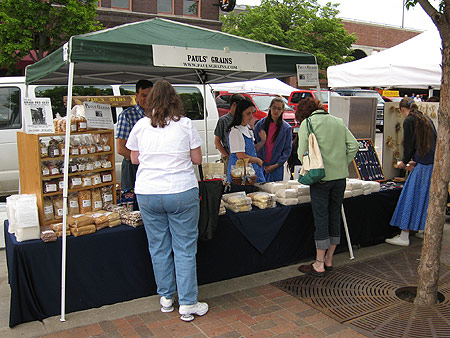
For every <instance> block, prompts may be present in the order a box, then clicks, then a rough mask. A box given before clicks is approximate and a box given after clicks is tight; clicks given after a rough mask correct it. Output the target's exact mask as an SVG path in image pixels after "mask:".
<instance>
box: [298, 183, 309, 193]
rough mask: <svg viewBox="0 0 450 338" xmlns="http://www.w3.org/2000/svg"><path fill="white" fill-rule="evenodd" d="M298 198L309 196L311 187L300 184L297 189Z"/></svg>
mask: <svg viewBox="0 0 450 338" xmlns="http://www.w3.org/2000/svg"><path fill="white" fill-rule="evenodd" d="M297 193H298V196H309V185H305V184H300V185H299V186H298V188H297Z"/></svg>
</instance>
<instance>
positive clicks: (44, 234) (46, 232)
mask: <svg viewBox="0 0 450 338" xmlns="http://www.w3.org/2000/svg"><path fill="white" fill-rule="evenodd" d="M57 238H58V237H57V236H56V234H55V232H54V231H53V230H52V229H51V228H50V227H48V226H43V227H41V240H42V241H43V242H45V243H46V242H54V241H56V240H57Z"/></svg>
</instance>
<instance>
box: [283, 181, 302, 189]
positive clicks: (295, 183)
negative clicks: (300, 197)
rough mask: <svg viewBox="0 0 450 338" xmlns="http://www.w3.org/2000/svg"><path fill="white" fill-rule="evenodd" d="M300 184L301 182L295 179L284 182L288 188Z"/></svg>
mask: <svg viewBox="0 0 450 338" xmlns="http://www.w3.org/2000/svg"><path fill="white" fill-rule="evenodd" d="M300 185H302V184H301V183H300V182H298V181H295V180H290V181H287V182H286V186H287V188H288V189H297V187H298V186H300Z"/></svg>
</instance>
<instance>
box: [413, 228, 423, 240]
mask: <svg viewBox="0 0 450 338" xmlns="http://www.w3.org/2000/svg"><path fill="white" fill-rule="evenodd" d="M424 234H425V233H424V232H423V230H419V231H417V232H416V233H415V234H414V236H416V237H417V238H421V239H423V236H424Z"/></svg>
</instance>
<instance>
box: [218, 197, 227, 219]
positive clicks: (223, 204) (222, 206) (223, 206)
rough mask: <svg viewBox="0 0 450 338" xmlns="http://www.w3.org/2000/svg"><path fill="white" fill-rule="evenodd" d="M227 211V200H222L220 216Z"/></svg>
mask: <svg viewBox="0 0 450 338" xmlns="http://www.w3.org/2000/svg"><path fill="white" fill-rule="evenodd" d="M226 213H227V209H226V208H225V202H224V201H223V200H220V207H219V216H221V215H225V214H226Z"/></svg>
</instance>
